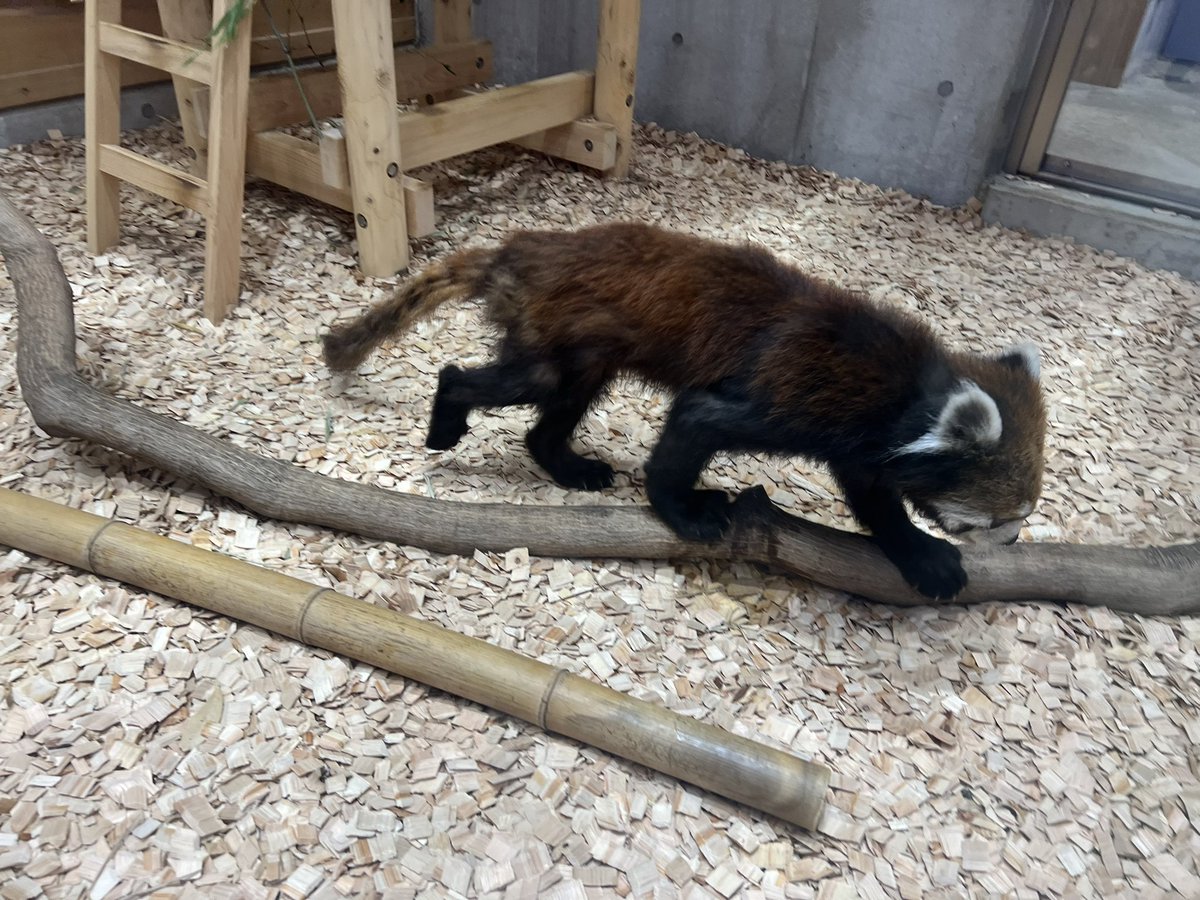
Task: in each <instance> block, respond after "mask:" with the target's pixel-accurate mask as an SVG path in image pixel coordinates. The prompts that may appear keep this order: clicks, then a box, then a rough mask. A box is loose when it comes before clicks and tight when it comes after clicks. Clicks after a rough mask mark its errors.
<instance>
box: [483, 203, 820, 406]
mask: <svg viewBox="0 0 1200 900" xmlns="http://www.w3.org/2000/svg"><path fill="white" fill-rule="evenodd" d="M799 277H801V276H799V273H797V272H796V271H795V270H793V269H790V268H789V267H787V266H784V265H782V264H781V263H779V262H777V261H776V260H775V259H773V258H772V256H771V255H770V254H769V253H768V252H767V251H765V250H760V249H757V248H753V247H748V246H736V245H728V244H722V243H718V242H715V241H708V240H704V239H702V238H698V237H694V236H691V235H685V234H678V233H674V232H669V231H664V230H662V229H658V228H654V227H652V226H648V225H640V224H631V223H618V224H611V225H601V226H596V227H593V228H586V229H582V230H580V231H574V232H543V231H530V232H522V233H519V234H517V235H515V236H514V237H513V238H511V239H510V240H509V241H508V242H507V243H506V244H505V246H504V247H503V248H502V249H501V251H500V254H499V255H498V257H497V260H496V264H495V266H494V267H493V269H492V275H491V277H490V284H489V291H488V293H489V295H490V299H491V311H492V315H493V317H494V318H495V319H496V320H497V322H498V324H500V325H502V326H503V327H505V328H506V329H507V330H508V331H509V332H510V334H512V335H513V337H515V338H516V339H517V340H519V341H520V342H521V343H523V344H525V345H526V346H531V347H536V348H537V349H538V350H539V351H541V352H543V353H547V352H548V353H556V352H569V353H570V354H571V355H572V356H573V357H574V358H576V359H578V358H580V355H582V356H583V358H585V359H587V360H588V365H589V367H595V369H597V370H603V371H604V372H605V373H607V374H609V375H611V374H616V372H618V371H625V372H631V373H635V374H637V375H640V376H641V377H643V378H646V379H648V380H650V381H653V382H656V383H659V384H662V385H665V386H669V387H674V388H681V387H687V386H698V385H703V384H710V383H712V382H714V381H717V380H719V379H721V378H724V377H726V376H728V375H731V374H734V373H735V372H738V371H739V369H740V366H741V365H742V364H744V360H745V354H744V352H743V351H744V350H746V349H748V348H749V347H750V345H751V343H752V341H753V336H754V334H755V333H756V332H758V331H760V330H761V329H762V328H763V327H764V326H766V325H768V324H770V323H771V322H772V321H774V320H777V319H778V318H779V317H780V316H782V315H784V314H786V312H787V311H788V310H789V309H794V302H795V297H796V294H797V290H796V288H797V285H795V284H794V281H795V280H796V279H797V278H799Z"/></svg>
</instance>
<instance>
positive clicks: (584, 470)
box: [543, 453, 615, 491]
mask: <svg viewBox="0 0 1200 900" xmlns="http://www.w3.org/2000/svg"><path fill="white" fill-rule="evenodd" d="M543 465H545V464H544V463H543ZM546 469H547V471H549V472H550V474H551V475H552V476H553V477H554V480H555V481H557V482H558V483H559V484H561V485H562V486H563V487H568V488H574V489H575V490H578V491H602V490H604V489H605V488H607V487H612V483H613V479H614V478H615V475H614V473H613V467H612V466H610V465H609V464H608V463H606V462H601V461H600V460H598V459H588V458H587V457H586V456H580V455H579V454H577V453H571V454H570V455H565V454H564V455H562V456H560V457H559V458H558V459H557V460H555V463H554V466H553V468H550V467H549V466H547V467H546Z"/></svg>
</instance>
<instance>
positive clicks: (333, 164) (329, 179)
mask: <svg viewBox="0 0 1200 900" xmlns="http://www.w3.org/2000/svg"><path fill="white" fill-rule="evenodd" d="M317 153H318V154H320V157H321V180H322V181H324V182H325V183H326V184H327V185H329V186H330V187H336V188H346V189H347V190H349V188H350V162H349V160H348V159H347V158H346V136H345V135H344V134H342V129H340V128H338V127H337V126H336V125H333V124H329V123H325V124H323V125H322V126H321V130H320V131H319V132H318V133H317Z"/></svg>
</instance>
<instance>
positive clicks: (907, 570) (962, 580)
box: [888, 537, 967, 600]
mask: <svg viewBox="0 0 1200 900" xmlns="http://www.w3.org/2000/svg"><path fill="white" fill-rule="evenodd" d="M888 556H889V557H891V559H892V562H893V563H895V565H896V568H898V569H899V570H900V574H901V575H903V576H904V580H905V581H907V582H908V583H909V584H911V585H912V586H913V587H914V588H916V589H917V590H918V591H919V592H920V593H922V594H924V595H925V596H926V597H930V598H932V599H934V600H950V599H952V598H954V597H956V596H958V594H959V593H960V592H961V591H962V589H963V588H965V587H966V586H967V572H966V570H965V569H964V568H963V564H962V553H961V552H960V551H959V549H958V548H957V547H955V546H954V545H953V544H951V543H949V542H947V541H941V540H938V539H937V538H934V537H930V538H929V539H928V540H927V541H925V540H922V541H919V542H914V543H913V544H912V545H910V546H908V547H906V548H905V549H904V550H903V551H898V550H893V551H892V552H889V553H888Z"/></svg>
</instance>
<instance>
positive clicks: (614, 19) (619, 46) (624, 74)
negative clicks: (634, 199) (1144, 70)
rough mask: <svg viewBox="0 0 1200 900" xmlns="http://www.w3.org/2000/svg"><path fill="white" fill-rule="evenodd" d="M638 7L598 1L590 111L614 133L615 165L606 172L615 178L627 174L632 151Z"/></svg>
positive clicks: (631, 2) (633, 0)
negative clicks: (597, 31) (592, 93)
mask: <svg viewBox="0 0 1200 900" xmlns="http://www.w3.org/2000/svg"><path fill="white" fill-rule="evenodd" d="M641 7H642V4H641V0H600V35H599V40H598V41H597V44H596V88H595V95H594V100H593V107H594V112H595V115H596V118H597V119H599V120H600V121H602V122H608V123H609V124H611V125H612V126H614V127H615V128H616V129H617V158H616V163H615V164H614V165H613V167H612V168H611V169H610V170H609V172H608V174H610V175H612V176H613V177H615V178H624V177H625V176H626V175H627V174H628V172H629V156H630V153H631V151H632V149H633V148H632V140H633V99H634V87H635V81H636V76H637V46H638V23H639V22H640V20H641Z"/></svg>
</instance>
